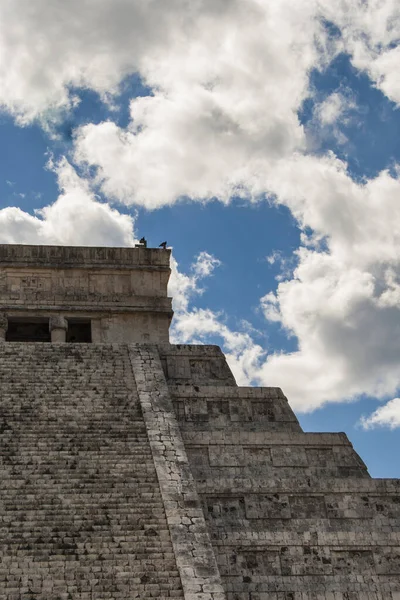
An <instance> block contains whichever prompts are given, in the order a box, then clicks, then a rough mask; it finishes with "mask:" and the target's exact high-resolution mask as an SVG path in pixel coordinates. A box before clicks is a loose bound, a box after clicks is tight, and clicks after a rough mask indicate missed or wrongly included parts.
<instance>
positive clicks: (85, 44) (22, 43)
mask: <svg viewBox="0 0 400 600" xmlns="http://www.w3.org/2000/svg"><path fill="white" fill-rule="evenodd" d="M167 4H168V7H167V6H166V5H167ZM185 5H186V2H185V0H171V1H170V2H168V3H165V2H162V0H153V1H152V2H141V1H140V0H84V1H83V2H82V1H80V0H70V1H69V2H64V1H63V0H52V1H51V2H49V1H48V0H37V1H35V2H34V3H32V2H29V0H4V1H2V2H1V4H0V90H1V91H0V104H2V105H3V107H5V108H6V109H7V110H9V111H10V112H11V113H12V114H14V115H15V116H16V117H17V118H18V119H19V120H20V122H22V123H26V122H29V121H30V120H32V119H34V118H36V117H38V116H39V117H40V116H45V117H46V118H52V116H55V115H56V114H57V112H58V111H60V110H65V109H68V108H70V107H71V106H73V105H74V103H76V102H77V97H76V96H75V95H74V93H73V92H71V89H73V88H74V87H75V88H90V89H92V90H95V91H97V92H98V93H99V94H101V95H102V96H103V97H104V98H106V97H107V95H108V96H109V95H110V94H111V95H112V94H113V93H115V91H116V90H117V87H118V85H119V83H120V82H121V80H122V79H123V78H124V77H125V76H126V75H128V74H130V73H133V72H135V71H138V70H140V69H141V60H142V58H143V56H144V55H146V54H147V52H148V51H150V49H151V51H152V52H153V54H157V52H159V51H160V50H161V49H162V48H163V47H165V45H168V44H169V43H170V42H171V36H173V35H174V33H175V30H176V26H175V23H177V22H179V14H181V13H182V9H183V8H184V7H185ZM187 16H188V17H189V18H190V15H187ZM182 17H183V15H181V18H182Z"/></svg>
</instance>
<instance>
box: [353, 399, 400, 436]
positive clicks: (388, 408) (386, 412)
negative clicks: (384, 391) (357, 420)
mask: <svg viewBox="0 0 400 600" xmlns="http://www.w3.org/2000/svg"><path fill="white" fill-rule="evenodd" d="M361 425H362V426H363V427H364V429H373V428H374V427H389V429H396V427H400V398H393V400H390V401H389V402H387V403H386V404H385V405H384V406H380V407H379V408H378V409H377V410H376V411H375V412H373V413H372V414H371V415H369V416H368V417H362V418H361Z"/></svg>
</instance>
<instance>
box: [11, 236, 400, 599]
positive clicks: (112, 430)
mask: <svg viewBox="0 0 400 600" xmlns="http://www.w3.org/2000/svg"><path fill="white" fill-rule="evenodd" d="M169 273H170V270H169V251H168V250H159V249H151V248H145V247H137V248H86V247H85V248H78V247H52V246H17V245H4V246H0V298H1V315H0V339H1V340H2V341H1V343H0V357H1V359H0V454H1V462H0V473H1V485H0V538H1V544H0V600H132V599H138V600H141V599H147V598H153V599H155V600H167V599H168V600H174V599H177V598H184V599H185V600H400V533H399V530H400V481H399V480H389V479H371V477H370V476H369V474H368V471H367V468H366V466H365V465H364V463H363V462H362V460H361V459H360V457H359V456H358V455H357V454H356V452H355V451H354V449H353V447H352V445H351V443H350V442H349V440H348V438H347V437H346V435H345V434H344V433H329V434H327V433H304V432H303V431H302V429H301V427H300V425H299V423H298V421H297V419H296V417H295V415H294V413H293V411H292V410H291V408H290V406H289V404H288V402H287V399H286V398H285V396H284V395H283V393H282V391H281V390H280V389H279V388H254V387H238V386H237V385H236V382H235V380H234V378H233V376H232V373H231V371H230V369H229V367H228V365H227V363H226V361H225V357H224V355H223V354H222V352H221V350H220V349H219V348H218V347H216V346H195V345H191V346H189V345H185V346H183V345H172V344H169V343H168V327H169V323H170V320H171V317H172V310H171V300H170V299H169V298H168V297H167V282H168V277H169ZM282 383H283V384H284V382H282Z"/></svg>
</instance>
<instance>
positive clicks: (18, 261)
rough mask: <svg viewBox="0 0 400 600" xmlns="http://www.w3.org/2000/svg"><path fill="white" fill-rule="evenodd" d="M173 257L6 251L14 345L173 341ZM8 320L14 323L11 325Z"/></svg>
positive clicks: (2, 252) (1, 259) (3, 262)
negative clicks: (170, 338)
mask: <svg viewBox="0 0 400 600" xmlns="http://www.w3.org/2000/svg"><path fill="white" fill-rule="evenodd" d="M169 260H170V250H164V249H162V250H160V249H155V248H145V247H136V248H94V247H67V246H23V245H0V302H1V310H2V312H3V314H2V320H1V322H0V335H2V336H3V338H4V337H5V339H6V340H7V341H54V342H62V341H67V342H93V343H107V342H116V343H152V344H157V343H162V342H168V328H169V325H170V322H171V318H172V314H173V313H172V308H171V298H168V296H167V284H168V279H169V275H170V268H169ZM6 319H7V320H6Z"/></svg>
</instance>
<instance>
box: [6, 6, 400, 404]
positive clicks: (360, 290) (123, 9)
mask: <svg viewBox="0 0 400 600" xmlns="http://www.w3.org/2000/svg"><path fill="white" fill-rule="evenodd" d="M322 17H323V18H325V19H327V20H330V21H331V22H332V23H334V24H336V25H337V26H338V27H339V29H340V32H341V36H342V37H341V39H340V40H337V41H336V42H331V43H330V42H329V40H328V38H327V37H326V34H325V33H324V32H323V28H322V26H321V21H320V18H322ZM399 22H400V21H399V8H398V3H397V2H395V0H386V1H381V0H379V1H378V0H371V2H369V3H365V2H361V0H360V1H356V2H353V1H350V0H342V1H340V2H337V3H332V2H330V1H329V2H328V0H319V1H318V2H317V0H302V1H299V2H295V3H294V2H292V1H291V0H282V1H281V2H275V3H274V2H269V1H267V0H245V1H242V0H229V1H227V0H204V1H203V2H199V3H196V2H194V3H193V2H190V3H189V2H187V1H186V0H172V2H163V1H162V0H154V1H153V2H146V3H144V2H142V1H140V0H113V1H112V2H111V0H96V1H95V0H88V1H87V2H78V1H77V0H71V1H70V2H68V3H66V2H63V1H62V0H55V1H54V2H52V3H49V2H48V1H47V0H37V1H36V2H34V3H32V2H28V0H4V1H3V2H2V3H1V5H0V103H1V104H2V105H3V106H4V107H5V108H6V109H7V110H8V111H9V112H11V113H12V114H14V115H16V116H17V117H18V118H19V119H20V121H21V122H28V121H29V120H31V119H33V118H35V117H38V116H42V117H43V118H45V117H46V116H47V118H49V114H50V116H51V114H53V113H57V111H60V110H63V109H67V108H68V107H69V106H71V105H72V104H73V103H74V102H75V99H74V97H73V93H70V92H69V89H70V88H71V86H75V87H78V88H79V87H81V88H89V89H94V90H96V91H98V92H99V93H100V94H102V95H103V97H105V98H106V97H107V96H109V95H110V94H111V95H112V94H113V93H114V92H115V91H116V89H117V87H118V85H119V83H120V82H121V81H122V80H123V78H124V77H125V76H126V75H128V74H129V73H132V72H135V71H138V72H140V74H141V75H142V77H143V78H144V80H145V82H146V83H147V84H149V85H150V86H152V88H153V92H154V93H153V95H151V96H148V97H144V98H136V99H134V100H132V101H131V106H130V109H131V120H130V123H129V125H128V127H127V128H126V129H121V128H118V127H117V125H116V124H115V123H113V122H111V121H110V122H106V123H101V124H99V125H93V124H89V125H87V126H86V127H84V128H82V129H81V130H80V131H79V132H78V133H77V138H76V158H77V160H79V161H80V162H81V163H85V162H87V163H90V164H92V165H95V166H96V167H97V169H98V176H97V182H99V183H100V184H101V185H102V187H103V191H104V192H105V193H106V194H108V196H109V197H110V198H111V199H119V200H122V201H124V202H125V203H127V204H138V205H142V206H145V207H147V208H157V207H160V206H162V205H164V204H172V203H174V202H176V201H178V200H180V199H182V197H184V196H189V197H190V198H192V199H197V200H207V199H209V198H210V197H216V198H218V199H219V200H220V201H222V202H225V203H228V202H229V201H230V199H231V197H232V195H234V194H235V195H237V196H241V197H243V198H247V199H250V200H254V199H257V198H259V197H260V196H263V195H264V194H265V193H268V194H271V195H275V199H276V202H279V203H282V204H285V205H286V206H287V207H288V208H289V209H290V210H291V212H292V214H293V215H294V217H295V218H296V219H297V221H298V223H299V227H300V228H301V229H302V230H303V237H302V240H303V245H302V247H301V248H300V249H299V250H298V251H297V260H298V265H297V267H296V269H295V270H294V273H293V276H288V277H286V279H285V280H284V281H281V282H280V284H279V286H278V289H277V290H276V292H275V293H270V294H268V295H266V296H264V298H263V300H262V307H263V309H264V310H265V314H266V317H267V318H268V319H270V320H274V321H275V322H278V323H281V324H282V326H283V327H284V328H285V329H286V330H287V331H288V333H289V334H290V335H292V336H295V337H296V338H297V340H298V351H296V352H293V353H291V354H272V355H270V356H269V357H268V359H267V360H264V354H263V350H262V348H261V347H260V346H259V345H258V344H256V343H255V342H254V340H253V339H252V337H251V333H249V332H248V331H244V332H234V331H232V330H231V329H230V328H229V327H227V325H226V324H225V322H224V316H223V315H217V314H215V313H213V312H211V311H208V310H200V309H198V310H194V309H190V298H191V297H193V294H196V293H197V292H199V290H200V282H201V278H202V277H204V276H207V275H209V274H210V273H211V272H212V270H213V268H214V267H215V266H217V263H216V262H215V260H214V259H211V257H210V258H206V257H204V256H203V257H202V259H199V261H198V263H197V266H195V267H194V269H193V270H192V272H191V274H189V275H184V274H181V273H179V272H178V271H177V269H176V265H175V264H174V263H173V265H172V267H173V272H174V276H173V278H172V280H171V286H172V289H173V290H174V291H175V306H176V313H177V319H176V320H175V322H174V329H173V332H174V335H175V336H177V337H179V339H181V340H188V341H189V340H193V339H196V338H197V339H202V340H206V339H207V336H219V337H220V338H221V339H222V341H223V344H224V347H225V350H226V351H227V354H228V355H229V357H230V359H231V361H232V364H233V365H234V368H235V370H236V372H237V373H238V377H239V381H242V382H244V381H250V380H251V381H254V382H255V383H264V384H265V385H275V384H276V385H283V387H284V389H285V391H286V392H287V393H288V395H289V397H290V399H291V401H292V403H293V404H294V405H295V406H296V407H297V408H300V409H303V410H310V409H312V408H314V407H317V406H320V405H321V404H323V403H324V402H327V401H340V400H343V399H345V398H351V397H356V396H357V395H360V394H362V393H368V394H375V395H377V396H379V397H385V396H387V395H389V394H393V395H394V394H395V393H396V388H397V387H398V386H399V384H400V378H399V375H398V372H399V368H398V367H399V364H398V362H399V361H398V356H399V355H400V354H399V350H400V347H399V345H400V342H399V340H400V335H399V334H400V331H399V325H398V323H400V320H399V310H400V306H399V298H400V293H399V289H400V277H399V272H400V269H399V261H400V250H399V249H400V243H399V242H400V239H399V237H400V228H399V226H398V223H400V214H399V211H400V205H399V202H398V198H399V193H400V188H399V181H398V178H397V177H396V176H392V175H390V174H389V173H387V172H383V173H381V174H380V175H379V176H378V177H377V178H376V179H374V180H371V181H368V182H365V183H364V184H359V183H355V182H354V181H352V180H351V178H350V177H349V176H348V174H347V172H346V165H345V164H344V163H342V162H341V161H339V160H337V159H336V158H335V157H334V156H333V155H327V156H325V157H322V158H317V157H314V156H307V155H306V152H307V140H306V136H305V133H304V130H303V128H302V126H301V125H300V123H299V120H298V118H297V111H298V109H299V107H300V106H301V105H302V102H303V100H304V99H305V98H306V97H307V95H308V94H310V90H309V74H310V72H311V71H312V69H313V68H316V67H318V66H320V65H321V64H324V61H325V64H326V63H327V62H329V60H330V59H331V57H332V56H333V55H335V53H336V52H337V51H338V50H339V49H344V50H345V51H347V52H349V53H350V55H351V58H352V61H353V64H354V65H355V66H356V67H357V68H358V69H360V70H362V71H364V72H366V73H367V74H368V75H369V76H370V77H371V78H372V80H373V81H374V82H375V84H376V85H377V86H378V87H379V88H380V89H381V90H382V91H383V93H385V94H386V95H387V96H388V97H389V98H391V99H393V100H394V101H396V102H400V84H399V70H398V68H397V64H398V52H399V51H398V49H395V48H394V47H393V45H394V42H395V41H396V40H397V39H398V37H399ZM343 113H344V100H343V97H340V96H339V95H338V94H337V95H336V96H335V95H333V96H332V97H331V98H330V99H329V100H327V101H326V103H325V106H322V107H320V113H319V118H320V122H321V123H322V124H325V125H327V124H329V125H330V126H334V124H335V122H337V121H338V119H339V120H340V118H341V117H343ZM57 174H58V176H59V178H60V186H61V187H62V188H63V192H62V194H61V195H60V197H59V198H58V200H57V201H56V202H55V203H54V204H53V205H50V206H49V207H46V208H45V209H43V210H42V211H40V212H39V213H37V214H36V215H35V216H32V215H29V214H27V213H24V212H23V211H21V210H19V209H17V208H8V209H4V210H3V211H0V234H1V240H2V241H29V242H31V243H35V242H36V243H66V244H68V243H93V244H108V243H109V244H126V245H131V244H132V243H133V234H132V221H131V219H130V218H129V217H127V216H125V215H121V214H120V213H118V212H116V211H115V210H112V209H111V208H110V206H109V205H107V204H102V203H99V202H97V201H96V200H95V198H94V197H93V195H92V194H91V192H90V189H89V188H88V186H87V184H86V183H85V182H83V181H82V180H81V179H78V178H77V176H76V174H75V173H74V172H73V171H72V169H71V167H70V166H69V165H68V164H67V163H65V162H64V163H61V165H60V166H59V167H58V168H57ZM309 231H312V234H311V235H310V234H309ZM213 261H214V262H213ZM174 286H175V287H174Z"/></svg>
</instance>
